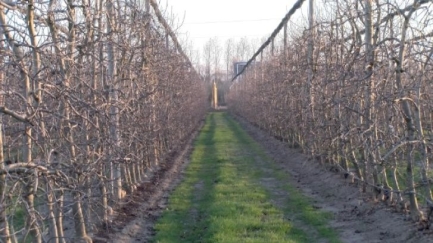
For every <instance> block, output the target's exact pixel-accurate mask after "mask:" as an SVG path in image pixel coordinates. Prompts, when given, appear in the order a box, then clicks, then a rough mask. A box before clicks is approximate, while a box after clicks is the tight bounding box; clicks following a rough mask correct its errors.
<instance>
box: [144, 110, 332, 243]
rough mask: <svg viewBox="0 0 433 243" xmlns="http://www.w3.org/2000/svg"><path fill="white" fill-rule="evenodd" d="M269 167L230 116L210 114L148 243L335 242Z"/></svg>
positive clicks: (322, 217)
mask: <svg viewBox="0 0 433 243" xmlns="http://www.w3.org/2000/svg"><path fill="white" fill-rule="evenodd" d="M286 176H287V173H283V172H281V171H280V170H279V169H277V166H276V165H275V163H274V162H273V161H272V160H271V159H270V158H269V157H268V156H267V155H266V154H265V152H264V151H263V149H262V148H261V147H260V145H258V144H257V143H256V142H255V141H254V140H253V139H252V138H251V137H250V136H249V135H248V134H247V133H246V132H245V131H244V130H243V129H242V128H241V127H240V126H239V124H238V123H237V122H235V121H234V120H233V119H232V118H230V116H229V115H227V114H226V113H223V112H215V113H211V114H210V115H209V116H208V117H207V119H206V123H205V125H204V127H203V129H202V130H201V132H200V134H199V136H198V137H197V139H196V141H195V143H194V149H193V152H192V154H191V158H190V164H189V165H188V167H187V169H186V170H185V174H184V180H183V181H182V183H181V184H180V185H179V186H178V187H177V188H176V189H175V190H174V191H173V193H172V194H171V195H170V197H169V201H168V206H167V208H166V209H165V210H164V212H163V214H162V216H161V217H160V218H159V220H158V221H157V222H156V224H155V228H154V229H155V231H156V232H155V234H156V235H155V237H154V239H152V241H153V242H161V243H178V242H221V243H230V242H233V243H240V242H257V243H263V242H278V243H280V242H340V240H339V239H338V236H337V233H336V232H335V231H334V230H333V229H331V228H330V227H329V226H328V224H329V222H328V221H329V220H330V218H331V216H330V214H329V213H325V212H321V211H319V210H316V209H315V208H314V207H313V206H312V205H311V204H310V201H309V200H308V199H307V198H305V197H304V196H303V195H302V194H301V193H300V192H299V191H298V190H296V189H295V187H293V186H292V185H289V184H288V182H287V180H284V178H285V177H286Z"/></svg>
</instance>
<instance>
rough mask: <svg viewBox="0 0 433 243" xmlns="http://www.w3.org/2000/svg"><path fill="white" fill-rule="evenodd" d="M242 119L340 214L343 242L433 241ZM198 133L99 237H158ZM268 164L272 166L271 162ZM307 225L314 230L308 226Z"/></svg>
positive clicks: (268, 184) (302, 186) (324, 205)
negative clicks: (155, 228) (162, 217)
mask: <svg viewBox="0 0 433 243" xmlns="http://www.w3.org/2000/svg"><path fill="white" fill-rule="evenodd" d="M237 121H238V122H239V123H240V124H241V125H242V127H243V128H244V129H245V130H246V131H247V133H248V134H249V135H250V136H252V137H253V138H254V140H256V141H257V142H258V143H259V144H260V145H261V146H262V147H263V148H264V149H265V151H266V153H267V154H268V156H269V157H270V158H272V159H273V160H274V161H275V162H276V165H277V166H278V167H279V168H280V169H281V170H282V171H285V172H287V174H288V175H289V176H288V177H287V180H288V181H289V182H290V184H291V185H293V186H295V187H296V188H298V189H299V190H300V191H301V192H302V193H303V194H304V195H306V196H307V197H309V198H311V199H312V202H313V206H314V207H315V208H317V209H321V210H324V211H328V212H331V213H332V214H333V215H334V219H333V220H332V221H331V223H330V224H331V225H330V226H331V227H333V228H334V229H335V230H336V231H337V232H338V233H339V235H340V238H341V240H342V241H343V242H347V243H364V242H366V243H375V242H385V243H391V242H392V243H398V242H408V243H412V242H413V243H415V242H416V243H427V242H433V235H432V231H430V230H426V231H418V230H417V225H416V224H415V223H413V222H411V221H409V220H408V218H409V217H408V216H407V215H405V214H403V213H400V212H396V211H395V210H394V209H393V208H392V207H388V206H386V205H385V204H384V203H382V202H372V201H371V200H369V199H368V197H367V196H366V195H363V194H362V193H361V192H360V190H359V189H358V188H357V187H355V186H353V185H350V184H349V183H348V182H347V181H346V180H345V179H344V178H343V176H341V174H337V173H334V172H331V171H329V170H328V169H326V168H325V167H324V166H321V165H320V164H319V163H316V162H314V161H309V160H308V159H307V158H306V156H304V155H303V154H301V153H300V152H299V151H298V150H296V149H291V148H289V147H288V145H287V143H284V142H281V141H279V140H277V139H276V138H274V137H272V136H270V135H268V134H267V133H266V132H264V131H262V130H260V129H258V128H257V127H255V126H253V125H251V124H249V123H247V122H245V121H244V120H242V119H240V118H237ZM194 137H195V135H194V136H192V137H191V139H190V140H189V141H188V144H187V145H186V146H185V148H184V149H183V150H182V151H180V152H178V153H175V154H173V157H172V158H171V159H170V160H168V162H167V163H166V164H165V166H164V167H162V168H159V169H158V170H157V171H156V172H155V174H154V176H151V177H149V179H148V181H146V182H145V183H143V184H142V185H141V186H139V187H138V189H137V191H136V192H135V193H134V195H132V196H130V200H129V203H127V204H125V205H124V206H123V207H121V208H120V210H118V214H117V216H116V218H115V219H114V220H113V223H112V224H111V225H110V226H109V227H106V228H104V229H101V230H100V232H99V233H98V234H96V235H95V237H94V238H93V239H94V242H125V243H127V242H148V241H149V240H150V239H151V238H152V237H153V235H154V231H153V225H154V223H155V221H156V220H157V218H158V217H159V216H160V215H161V213H162V211H163V210H164V209H165V208H166V205H167V200H168V197H169V194H170V192H171V191H172V190H173V189H174V188H175V186H176V185H177V184H179V183H180V181H181V180H182V177H183V173H182V172H183V170H184V169H185V167H186V166H187V164H188V162H189V161H188V157H189V154H190V152H191V151H192V141H193V138H194ZM263 169H264V170H266V168H265V167H264V168H263ZM260 183H261V184H262V185H263V186H264V187H265V188H267V189H268V190H271V193H272V194H281V192H279V191H277V190H273V189H272V188H274V187H276V185H274V184H275V183H278V180H275V179H274V178H263V180H262V181H260ZM197 187H200V185H197ZM286 197H287V195H281V196H280V199H281V200H278V195H277V197H274V198H275V202H274V204H275V205H276V206H277V207H278V206H279V204H280V203H281V202H283V201H284V200H283V199H284V198H286ZM295 223H296V222H295ZM301 226H302V225H301ZM303 228H305V229H308V226H305V227H303ZM312 233H313V234H314V233H315V232H312Z"/></svg>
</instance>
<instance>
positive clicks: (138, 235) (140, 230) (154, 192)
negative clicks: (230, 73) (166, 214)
mask: <svg viewBox="0 0 433 243" xmlns="http://www.w3.org/2000/svg"><path fill="white" fill-rule="evenodd" d="M202 125H203V124H202ZM202 125H201V126H200V127H199V129H198V130H197V131H196V132H195V133H194V134H192V135H191V136H190V138H189V139H188V140H187V141H186V142H185V143H184V145H183V146H180V147H181V149H180V150H179V151H173V152H172V153H171V156H170V157H169V158H168V159H166V161H165V163H162V166H160V167H158V168H155V169H154V171H153V173H150V174H149V175H148V179H147V180H146V181H145V182H144V183H142V184H141V185H140V186H138V187H137V190H136V191H135V192H134V193H133V195H130V196H128V197H127V199H126V200H125V201H127V202H128V203H125V204H124V205H123V206H122V207H120V208H119V209H117V210H116V217H115V218H114V219H113V220H112V223H111V224H110V225H105V226H103V227H101V229H100V230H99V232H98V233H96V234H95V235H94V236H93V242H94V243H102V242H113V243H118V242H122V243H133V242H136V243H137V242H149V241H150V239H151V238H152V237H153V235H154V230H153V225H154V224H155V222H156V220H157V219H158V217H159V216H160V215H161V213H162V212H163V210H164V209H165V208H166V207H167V201H168V197H169V195H170V192H171V191H172V190H173V189H174V188H175V187H176V186H177V185H178V184H179V183H180V182H181V180H182V178H183V171H184V169H185V167H186V166H187V165H188V162H189V155H190V153H191V151H192V143H193V141H194V139H195V137H196V136H197V134H198V132H199V130H200V129H201V127H202Z"/></svg>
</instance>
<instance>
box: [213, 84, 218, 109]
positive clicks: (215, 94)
mask: <svg viewBox="0 0 433 243" xmlns="http://www.w3.org/2000/svg"><path fill="white" fill-rule="evenodd" d="M212 94H213V96H212V97H213V108H214V109H215V110H216V109H217V108H218V88H217V85H216V82H215V81H213V88H212Z"/></svg>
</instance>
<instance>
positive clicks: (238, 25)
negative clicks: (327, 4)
mask: <svg viewBox="0 0 433 243" xmlns="http://www.w3.org/2000/svg"><path fill="white" fill-rule="evenodd" d="M295 2H296V0H160V8H161V9H166V11H167V12H166V13H167V14H169V13H172V15H173V16H176V19H177V21H175V27H176V26H179V25H180V27H179V28H177V33H178V37H179V39H180V40H181V42H184V43H186V42H189V43H192V45H193V48H194V49H195V50H200V51H201V50H202V49H203V45H204V43H205V42H206V41H207V40H209V39H210V38H212V37H218V40H219V41H220V43H221V44H223V43H224V42H225V41H226V40H227V39H229V38H233V39H236V40H238V39H240V38H242V37H247V38H249V39H256V40H258V41H261V40H262V39H263V37H266V38H267V37H269V35H270V34H271V32H272V31H273V30H274V29H275V28H276V27H277V25H278V24H279V23H280V21H281V19H282V18H283V17H284V15H285V14H286V13H287V12H288V11H289V9H290V8H291V7H292V6H293V4H294V3H295ZM305 6H306V4H305ZM305 6H304V7H305ZM175 29H176V28H175ZM187 40H188V41H187ZM259 45H261V43H259Z"/></svg>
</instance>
